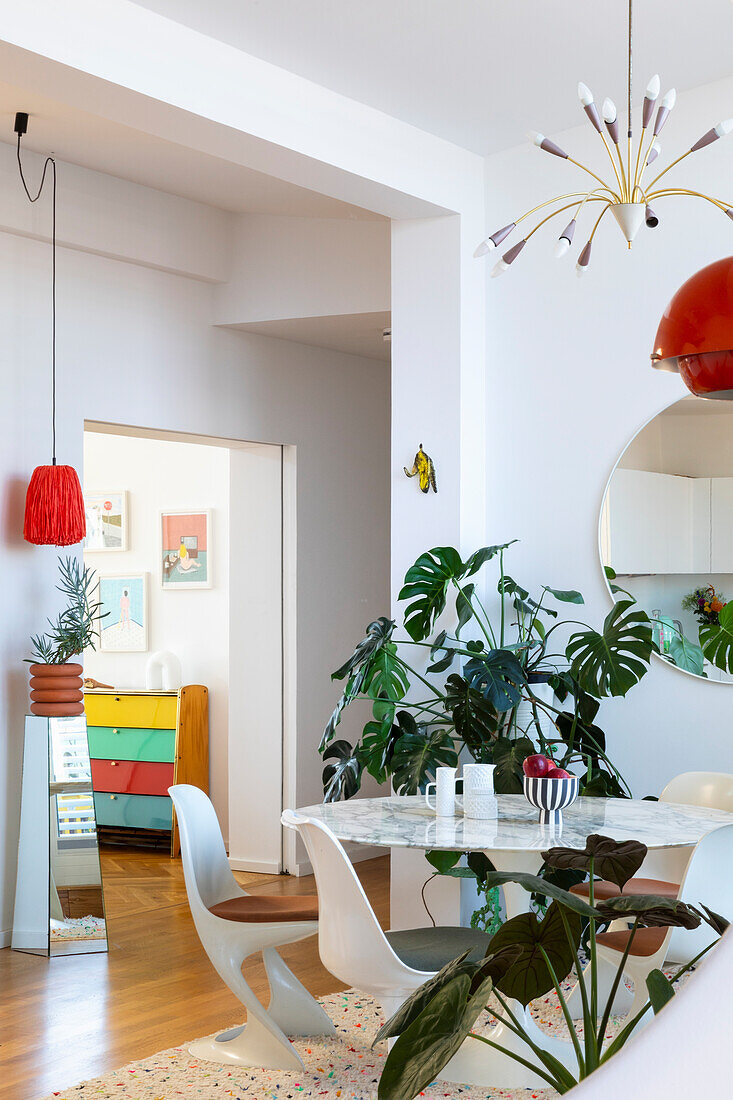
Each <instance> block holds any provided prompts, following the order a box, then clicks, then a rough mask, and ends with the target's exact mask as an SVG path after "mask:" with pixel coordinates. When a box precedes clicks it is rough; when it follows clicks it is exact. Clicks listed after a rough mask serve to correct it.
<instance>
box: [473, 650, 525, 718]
mask: <svg viewBox="0 0 733 1100" xmlns="http://www.w3.org/2000/svg"><path fill="white" fill-rule="evenodd" d="M463 673H464V675H465V677H466V679H467V680H468V682H469V683H470V685H471V687H472V688H475V690H476V691H480V692H481V694H482V695H483V697H484V698H485V699H486V700H487V701H488V702H489V703H491V705H492V707H494V709H495V710H498V711H506V710H511V709H512V707H515V706H516V705H517V703H518V702H519V700H520V699H521V698H522V692H521V688H522V687H523V686H524V684H525V683H526V680H527V677H526V675H525V672H524V669H523V668H522V665H521V663H520V661H519V659H518V657H517V656H516V654H514V653H512V652H510V650H508V649H489V650H487V651H486V653H482V654H481V656H480V657H472V658H471V659H470V661H467V662H466V664H465V666H464V669H463Z"/></svg>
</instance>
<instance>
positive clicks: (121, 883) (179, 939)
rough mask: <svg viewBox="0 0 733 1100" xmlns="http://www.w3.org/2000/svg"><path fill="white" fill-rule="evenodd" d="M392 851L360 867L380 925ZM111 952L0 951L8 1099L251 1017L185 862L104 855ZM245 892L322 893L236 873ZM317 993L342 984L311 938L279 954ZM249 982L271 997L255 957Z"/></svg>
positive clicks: (306, 885)
mask: <svg viewBox="0 0 733 1100" xmlns="http://www.w3.org/2000/svg"><path fill="white" fill-rule="evenodd" d="M388 858H389V857H387V856H383V857H381V858H379V859H373V860H369V861H368V862H366V863H361V864H358V866H357V870H358V872H359V876H360V878H361V880H362V882H363V884H364V888H365V890H366V892H367V894H368V896H369V898H370V900H371V902H372V905H373V906H374V909H375V912H376V913H377V916H378V917H379V919H380V920H381V921H382V922H383V923H384V924H385V925H386V923H387V920H388V915H389V864H388ZM102 875H103V879H104V893H105V902H106V905H107V921H108V931H109V940H110V950H109V954H108V955H87V956H76V957H73V956H72V957H67V958H56V959H44V958H38V957H37V956H34V955H23V954H20V953H19V952H17V951H10V950H4V951H0V1097H2V1100H38V1098H39V1097H41V1096H45V1095H46V1094H47V1093H49V1092H51V1091H53V1090H58V1089H63V1088H65V1087H66V1086H69V1085H72V1084H75V1083H77V1082H79V1081H81V1080H83V1079H84V1078H88V1077H96V1076H97V1075H99V1074H102V1073H105V1072H106V1071H108V1070H111V1069H114V1068H115V1067H116V1066H120V1065H124V1063H125V1062H129V1061H132V1060H133V1059H138V1058H145V1057H146V1056H147V1055H149V1054H153V1053H155V1051H157V1050H163V1049H165V1048H166V1047H170V1046H176V1045H177V1044H179V1043H182V1042H184V1041H186V1040H191V1039H194V1038H196V1037H198V1036H200V1035H206V1034H207V1033H209V1032H211V1031H214V1030H216V1029H217V1028H219V1027H222V1028H223V1027H226V1026H228V1025H230V1024H232V1023H233V1022H237V1020H239V1021H240V1022H241V1018H242V1016H243V1011H242V1008H241V1006H240V1004H239V1002H238V1001H237V999H236V998H235V997H234V996H233V995H232V994H231V993H230V992H229V990H228V989H227V988H226V986H225V985H224V984H223V983H222V981H221V980H220V979H219V977H218V976H217V974H216V973H215V971H214V970H213V969H212V967H211V965H210V963H209V961H208V959H207V957H206V955H205V954H204V951H203V948H202V947H201V944H200V943H199V940H198V937H197V935H196V931H195V929H194V926H193V922H192V920H191V917H190V914H189V911H188V904H187V902H186V893H185V888H184V884H183V873H182V869H181V861H180V859H177V860H172V859H170V857H168V856H166V855H164V854H159V853H156V852H147V851H132V850H120V849H110V850H108V851H107V852H104V851H103V853H102ZM236 876H237V879H238V880H239V882H240V883H241V884H242V886H243V887H244V888H245V889H246V890H247V891H248V892H249V893H275V894H314V893H315V883H314V880H313V878H300V879H297V878H290V877H288V876H283V875H274V876H272V875H252V874H247V873H245V872H236ZM279 950H280V951H281V953H282V956H283V958H284V959H285V961H286V962H287V963H288V965H289V966H291V967H292V969H293V970H294V972H295V973H296V974H297V975H298V977H299V978H300V979H301V980H302V981H303V984H304V985H305V986H307V988H308V989H309V990H310V991H311V992H312V993H314V994H315V995H316V996H319V995H322V994H324V993H329V992H333V991H334V990H338V989H341V988H343V987H342V986H341V985H340V984H339V983H338V982H337V981H336V979H335V978H333V977H332V976H331V975H330V974H329V973H328V971H326V970H325V969H324V968H323V966H322V965H321V962H320V959H319V958H318V948H317V941H316V939H315V937H314V938H312V939H309V940H305V941H303V942H301V943H298V944H293V945H291V946H289V947H283V948H280V949H279ZM245 975H246V977H247V978H248V980H249V981H250V983H251V984H252V987H253V988H254V990H255V992H256V993H257V995H258V996H260V997H262V998H263V999H264V1000H265V1003H266V1000H267V981H266V978H265V971H264V968H263V966H262V962H261V960H260V958H259V957H256V958H255V959H253V960H250V961H248V962H247V963H245Z"/></svg>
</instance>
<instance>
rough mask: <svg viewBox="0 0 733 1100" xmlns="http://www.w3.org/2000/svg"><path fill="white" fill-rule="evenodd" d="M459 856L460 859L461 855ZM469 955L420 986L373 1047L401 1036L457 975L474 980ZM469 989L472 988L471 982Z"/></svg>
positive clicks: (403, 1004) (383, 1027)
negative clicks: (468, 959) (468, 960)
mask: <svg viewBox="0 0 733 1100" xmlns="http://www.w3.org/2000/svg"><path fill="white" fill-rule="evenodd" d="M436 854H437V853H436ZM457 854H458V856H459V857H460V853H457ZM468 955H469V952H468V951H464V952H463V954H462V955H460V956H459V957H458V958H457V959H453V961H452V962H449V963H447V964H446V965H445V966H444V967H443V969H442V970H439V971H438V973H437V974H435V975H434V976H433V977H432V978H430V979H429V980H428V981H427V982H425V983H424V984H423V985H421V986H419V987H418V988H417V989H416V990H415V991H414V993H411V994H410V996H409V997H408V998H407V1000H406V1001H403V1002H402V1004H401V1005H400V1007H399V1008H398V1009H397V1011H396V1012H395V1014H394V1015H393V1016H390V1018H389V1020H386V1021H385V1022H384V1023H383V1024H382V1026H381V1027H380V1029H379V1031H378V1032H377V1034H376V1035H375V1037H374V1041H373V1043H372V1047H375V1046H376V1045H377V1043H381V1041H382V1040H383V1039H391V1038H393V1036H395V1035H401V1034H402V1032H403V1031H405V1030H406V1029H407V1028H408V1027H409V1026H410V1024H411V1023H412V1022H413V1020H416V1019H417V1018H418V1016H419V1015H420V1013H421V1012H422V1010H423V1009H424V1008H425V1007H426V1005H428V1004H429V1003H430V1001H431V1000H432V998H433V997H434V996H435V994H436V993H438V992H439V990H441V989H443V987H444V986H446V985H448V984H449V983H450V982H451V981H452V980H453V978H455V976H456V975H457V974H467V975H468V977H469V979H472V978H473V976H474V974H475V972H476V971H477V970H478V966H477V964H476V963H467V962H466V958H467V957H468ZM468 988H470V982H469V986H468V987H467V989H468Z"/></svg>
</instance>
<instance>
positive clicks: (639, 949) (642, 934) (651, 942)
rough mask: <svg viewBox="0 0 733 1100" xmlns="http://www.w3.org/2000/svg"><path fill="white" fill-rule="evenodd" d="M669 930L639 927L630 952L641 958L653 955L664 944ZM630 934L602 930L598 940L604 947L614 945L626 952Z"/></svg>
mask: <svg viewBox="0 0 733 1100" xmlns="http://www.w3.org/2000/svg"><path fill="white" fill-rule="evenodd" d="M667 932H668V929H667V928H637V930H636V935H635V936H634V942H633V943H632V945H631V951H630V952H629V954H630V955H636V956H637V957H639V958H646V957H647V956H649V955H653V954H654V952H655V951H658V950H659V948H660V947H661V946H662V943H663V942H664V937H665V936H666V935H667ZM630 935H631V933H630V932H600V933H599V934H598V935H597V936H596V940H597V941H598V943H602V944H603V945H604V947H612V948H613V950H614V951H618V952H624V951H625V950H626V944H627V943H628V942H629V936H630Z"/></svg>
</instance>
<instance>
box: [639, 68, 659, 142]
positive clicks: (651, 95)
mask: <svg viewBox="0 0 733 1100" xmlns="http://www.w3.org/2000/svg"><path fill="white" fill-rule="evenodd" d="M661 87H662V83H661V81H660V79H659V74H658V73H655V74H654V76H653V77H652V78H651V80H650V81H649V83H648V84H647V86H646V94H645V96H644V103H643V105H642V108H641V126H642V129H643V130H646V128H647V126H648V125H649V123H650V121H651V117H652V113H653V112H654V104H655V103H656V102H657V98H658V96H659V92H660V89H661Z"/></svg>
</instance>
